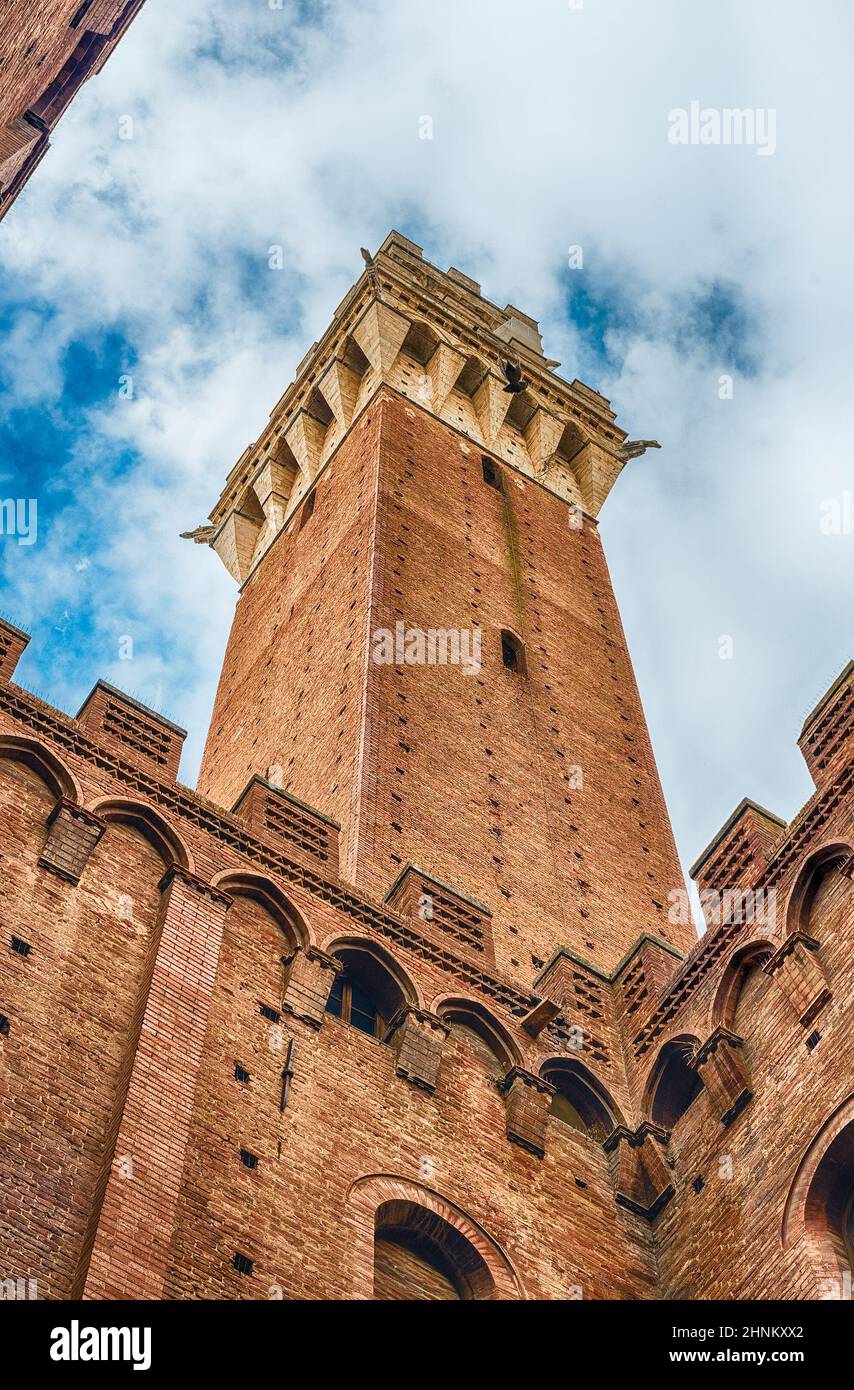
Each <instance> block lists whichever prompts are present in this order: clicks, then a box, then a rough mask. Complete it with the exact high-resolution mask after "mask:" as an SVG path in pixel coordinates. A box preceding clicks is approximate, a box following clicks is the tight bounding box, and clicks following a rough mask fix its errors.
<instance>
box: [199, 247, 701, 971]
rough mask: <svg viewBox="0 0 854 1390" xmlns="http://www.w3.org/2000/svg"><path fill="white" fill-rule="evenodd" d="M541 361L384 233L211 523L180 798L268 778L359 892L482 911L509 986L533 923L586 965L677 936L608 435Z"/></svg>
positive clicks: (522, 337)
mask: <svg viewBox="0 0 854 1390" xmlns="http://www.w3.org/2000/svg"><path fill="white" fill-rule="evenodd" d="M508 358H509V359H510V360H511V361H514V360H515V359H516V358H518V359H519V360H520V362H521V364H522V367H523V371H524V377H525V379H526V380H527V382H528V385H527V388H526V389H525V391H524V392H518V393H510V392H507V391H505V389H504V388H505V386H506V385H507V381H506V378H505V377H504V375H503V365H504V363H506V362H507V360H508ZM555 365H556V364H554V363H549V362H547V361H546V360H545V358H544V356H543V350H542V345H541V342H540V335H539V333H538V331H537V325H536V323H535V322H534V321H533V320H532V319H530V318H528V317H527V315H525V314H522V313H521V312H520V311H518V310H516V309H514V308H513V307H512V306H511V305H508V306H507V308H506V309H505V310H503V311H502V310H499V309H497V308H496V307H495V306H494V305H492V304H489V303H487V302H486V301H485V300H484V299H483V298H482V297H481V295H480V289H479V286H478V285H477V284H475V282H474V281H473V280H470V279H469V278H468V276H466V275H463V274H462V273H461V272H459V271H457V270H451V271H450V272H448V273H447V274H443V273H441V272H440V271H438V270H436V269H435V268H434V267H432V266H429V265H428V264H426V263H425V261H424V260H423V257H422V253H421V249H420V247H417V246H415V245H413V243H412V242H410V241H408V240H406V238H404V237H402V236H400V235H399V234H398V233H396V232H393V233H392V234H391V235H390V236H389V237H388V238H387V239H386V241H385V243H384V244H383V246H382V248H381V250H380V251H379V253H378V255H377V258H376V260H375V261H374V263H373V265H372V266H371V267H370V268H369V269H368V270H367V271H366V272H365V274H364V275H363V276H362V279H361V281H360V282H359V284H358V285H357V286H356V287H355V288H354V290H353V291H352V292H351V293H350V294H349V295H348V296H347V298H346V299H345V301H344V303H343V304H342V305H341V306H340V308H339V309H338V311H337V313H336V315H335V319H334V322H333V324H332V327H331V328H330V329H329V331H328V332H327V333H326V334H325V335H324V337H323V339H322V340H321V341H320V342H319V343H317V344H315V346H314V347H313V348H312V349H311V351H310V352H309V354H308V356H307V357H306V358H305V360H304V361H303V362H302V363H301V365H300V369H299V373H298V375H297V380H296V381H295V382H294V384H293V385H292V386H291V387H290V388H289V389H288V391H287V392H286V393H285V395H284V396H283V397H282V399H281V401H280V402H279V404H278V406H277V407H276V410H275V411H274V412H273V415H272V417H271V420H270V424H269V426H268V428H267V429H266V430H265V432H264V433H263V435H262V436H261V438H260V439H259V440H258V442H257V444H256V445H254V446H253V447H252V448H251V449H249V450H247V452H246V454H245V455H244V456H243V458H242V459H241V460H240V462H239V464H238V466H237V468H236V469H235V470H234V471H233V472H232V474H231V475H230V476H229V479H228V482H227V484H226V488H225V491H224V493H223V495H222V497H221V498H220V501H219V503H218V504H217V507H216V509H215V510H214V512H213V514H212V519H213V522H214V529H213V530H212V532H211V533H210V535H209V540H210V543H211V544H212V545H213V546H214V548H215V549H216V550H217V552H218V553H219V555H220V556H221V557H222V559H223V560H224V562H225V563H226V565H227V566H228V568H229V570H230V571H231V572H232V573H233V574H234V575H235V577H236V578H237V579H238V580H239V581H240V582H241V586H242V587H241V596H240V601H239V604H238V608H237V615H236V617H235V621H234V626H233V629H232V634H231V640H230V642H229V646H228V651H227V654H226V658H225V664H224V667H223V673H222V679H221V682H220V687H219V692H218V695H217V700H216V705H215V709H214V715H213V721H212V724H211V730H210V734H209V737H208V743H207V748H206V751H205V757H204V762H203V765H202V771H201V776H200V780H199V790H200V791H201V792H202V793H203V795H205V796H208V797H210V798H211V799H212V800H214V801H217V802H219V803H220V804H221V805H226V806H231V805H233V804H234V802H235V801H236V799H237V797H238V795H239V794H240V793H241V792H242V790H243V788H244V787H245V786H246V783H247V781H248V779H249V778H250V777H252V776H260V777H269V776H270V771H271V769H273V770H274V771H273V776H274V779H275V780H276V781H277V783H278V784H279V785H281V786H283V787H284V789H285V790H286V791H288V792H290V793H292V794H293V795H295V796H296V797H298V798H300V799H302V800H304V801H306V802H308V803H309V804H310V805H312V806H314V807H316V808H318V809H319V810H321V811H323V812H324V813H325V814H327V815H329V816H330V817H332V818H333V819H334V820H335V821H336V822H337V823H338V824H339V825H340V827H341V866H342V872H343V873H344V874H345V876H346V877H347V878H349V879H350V880H351V881H352V882H354V883H356V884H358V885H359V886H360V887H361V888H364V889H365V890H366V891H368V892H370V893H371V894H373V895H374V896H377V897H379V898H382V897H384V896H385V895H387V894H389V893H391V895H392V898H393V900H394V901H395V902H397V901H398V900H399V899H401V897H402V896H403V897H406V896H407V895H408V894H409V893H410V892H411V891H413V889H412V887H411V885H415V884H416V883H421V884H422V886H423V882H424V881H426V877H429V878H431V879H433V880H437V881H441V882H447V883H450V884H452V885H455V886H456V888H457V890H458V891H460V892H462V893H463V894H464V895H465V896H466V897H469V898H474V899H477V900H478V901H479V902H482V903H484V904H487V905H488V907H489V914H488V918H487V921H488V925H487V926H485V927H484V924H483V922H481V930H482V931H483V935H482V937H481V938H480V939H481V940H482V944H483V947H484V950H485V952H486V953H487V958H488V959H494V960H495V961H496V963H497V964H498V965H499V966H500V968H501V969H502V971H505V972H506V973H507V974H508V975H510V976H511V977H513V978H515V979H516V980H517V981H518V982H519V983H523V982H529V981H530V979H531V977H532V973H536V971H537V969H538V968H541V967H542V965H543V963H544V961H545V960H546V959H547V958H548V957H549V956H550V954H551V952H552V950H553V948H554V946H555V943H556V942H562V943H564V944H566V945H567V946H569V947H571V948H572V949H573V950H575V951H577V952H578V953H579V954H581V955H584V956H587V957H588V958H589V959H590V960H591V961H593V962H594V963H598V964H599V965H601V966H602V967H603V968H604V969H607V970H611V969H613V967H614V966H615V965H616V964H617V962H618V961H619V960H620V959H621V957H622V956H623V955H625V953H626V951H627V950H628V949H629V947H630V946H632V945H633V944H634V942H635V941H636V939H637V937H638V935H639V934H640V933H641V932H643V931H648V932H650V933H655V934H656V935H657V936H659V937H660V938H663V939H664V940H665V941H672V942H673V944H674V945H675V946H677V947H679V948H682V949H688V948H689V947H690V945H691V944H692V943H693V940H694V934H693V931H692V930H691V929H690V928H687V929H685V928H680V927H678V926H677V927H676V928H675V929H673V928H672V927H671V926H670V925H669V924H668V920H667V913H668V895H669V894H671V892H672V891H673V890H674V889H676V888H678V887H679V886H680V885H681V883H682V876H681V873H680V870H679V868H678V865H677V860H676V853H675V848H674V844H673V838H672V835H671V831H670V826H669V823H668V819H667V813H666V810H665V808H664V802H663V798H662V794H661V788H660V786H659V781H658V776H657V772H656V768H655V763H654V760H653V756H652V750H651V748H650V743H649V739H648V737H647V731H646V726H645V723H644V717H643V712H642V710H641V706H640V701H639V698H638V693H637V689H636V686H635V682H634V678H633V675H632V669H631V664H630V661H629V658H628V653H627V651H626V644H625V639H624V637H623V633H622V628H621V626H620V619H619V614H618V612H617V609H616V605H615V603H614V597H613V593H612V591H611V585H610V581H609V577H608V572H607V567H606V564H605V559H604V555H603V553H602V548H601V544H600V541H599V535H598V530H597V527H596V523H595V518H596V516H597V514H598V512H599V509H600V507H601V505H602V503H603V501H604V500H605V498H606V496H607V495H608V492H609V491H610V488H611V487H612V485H613V483H614V482H615V481H616V479H617V477H618V475H619V473H620V470H621V468H622V467H623V464H624V460H625V459H626V457H627V456H628V455H629V454H630V453H631V452H632V449H631V447H629V448H627V446H626V442H625V440H626V436H625V433H624V432H623V431H622V430H620V429H619V428H618V427H617V425H616V423H615V419H614V415H613V412H612V411H611V410H610V408H609V405H608V402H607V401H606V400H605V399H604V398H603V397H602V396H599V395H597V394H596V393H595V392H594V391H591V390H590V389H589V388H588V387H586V386H583V385H582V384H581V383H580V382H578V381H575V382H573V383H572V384H571V385H568V384H567V383H566V382H564V381H562V380H561V379H560V378H559V377H557V376H556V375H555V374H554V371H553V370H552V368H553V367H554V366H555ZM431 633H433V634H439V636H438V637H437V638H435V640H434V651H433V653H432V655H433V657H434V658H435V659H434V660H433V661H432V662H431V660H430V657H431V651H430V634H431ZM386 634H388V636H387V637H386ZM437 642H438V646H437V645H436V643H437ZM407 643H408V647H407ZM393 645H396V647H397V649H398V650H397V651H396V652H393V651H392V650H391V648H392V646H393ZM422 648H423V650H422ZM455 648H456V650H454V649H455ZM475 649H477V650H476V651H475ZM466 653H468V659H466ZM443 656H444V657H445V658H446V660H445V661H444V662H443V661H442V658H443ZM455 656H457V657H458V658H460V659H458V660H457V661H456V662H454V657H455ZM505 660H507V661H509V663H510V666H509V667H508V666H507V665H505V664H504V663H505ZM615 865H618V866H619V869H618V871H617V872H615V867H614V866H615ZM475 910H477V908H475ZM483 916H485V914H483V913H482V911H481V917H483Z"/></svg>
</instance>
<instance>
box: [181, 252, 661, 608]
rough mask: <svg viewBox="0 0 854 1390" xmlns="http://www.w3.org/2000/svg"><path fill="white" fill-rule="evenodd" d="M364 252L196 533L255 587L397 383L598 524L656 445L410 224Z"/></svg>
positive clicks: (517, 314) (534, 328) (532, 326)
mask: <svg viewBox="0 0 854 1390" xmlns="http://www.w3.org/2000/svg"><path fill="white" fill-rule="evenodd" d="M362 254H363V257H364V260H365V263H366V264H365V269H364V271H363V273H362V275H361V276H360V278H359V279H358V281H357V282H356V284H355V285H354V286H353V288H352V289H351V290H350V291H349V293H348V294H347V295H346V296H345V298H344V299H343V300H342V302H341V304H340V305H339V306H338V308H337V309H336V311H335V314H334V316H333V319H332V323H331V324H330V325H329V327H328V328H327V330H326V332H325V333H324V334H323V337H322V338H321V339H320V340H319V341H318V342H316V343H314V344H312V346H311V347H310V348H309V350H308V352H307V353H306V355H305V357H304V358H303V360H302V362H301V363H300V364H299V367H298V368H297V374H296V379H295V380H294V381H293V382H292V383H291V385H290V386H289V387H288V388H287V390H286V391H285V393H284V395H283V396H282V397H281V399H280V400H279V401H278V402H277V404H276V405H275V407H274V409H273V411H272V413H271V415H270V420H269V423H268V424H267V426H266V428H265V429H264V430H263V431H262V433H261V435H260V436H259V438H258V439H257V440H256V441H255V443H254V444H251V445H250V446H249V447H248V448H247V449H246V450H245V451H244V453H243V454H242V456H241V457H240V459H238V461H237V463H236V464H235V466H234V467H233V468H232V470H231V472H230V473H229V475H228V478H227V480H226V485H225V488H224V490H223V492H222V494H221V496H220V498H219V501H218V502H217V504H216V506H215V507H214V509H213V511H212V512H211V514H210V521H211V525H210V526H202V527H199V528H197V530H195V531H193V532H187V533H185V535H186V536H187V538H188V539H193V540H195V541H197V542H199V543H207V544H209V545H211V546H212V547H213V548H214V550H215V551H216V552H217V554H218V555H219V557H220V559H221V560H222V561H223V563H224V564H225V566H226V568H227V569H228V570H229V572H230V573H231V574H232V575H233V576H234V578H235V579H237V580H238V581H239V582H240V583H243V582H244V581H245V580H246V579H247V578H248V576H249V575H250V574H251V573H252V571H253V570H254V568H255V567H256V566H257V564H258V563H259V561H260V560H261V558H262V557H263V555H264V554H265V552H266V550H267V549H268V547H269V546H270V544H271V543H272V541H273V540H274V539H275V537H276V536H277V535H278V533H279V531H280V530H281V529H282V528H283V527H284V526H286V525H287V524H288V522H289V520H290V518H291V516H292V515H293V513H294V512H295V511H296V509H297V507H298V506H299V504H300V502H301V501H302V499H303V498H304V497H305V495H306V494H307V493H308V492H309V491H310V490H311V489H312V487H313V486H314V483H315V481H316V480H317V477H318V476H319V474H320V473H321V472H322V471H323V469H324V468H325V467H326V465H327V464H328V462H329V460H330V459H331V458H332V456H333V455H334V453H335V451H336V449H337V448H338V446H339V445H340V444H341V442H342V440H343V439H344V438H345V436H346V435H347V433H348V432H349V430H350V428H351V426H352V424H353V422H354V420H355V419H356V418H357V417H358V416H359V415H360V414H361V413H362V411H363V410H364V409H365V408H366V407H367V406H368V405H369V404H370V403H371V401H372V400H373V399H374V397H375V396H376V394H377V392H378V391H379V390H381V389H382V388H383V387H388V388H391V389H392V390H394V391H397V392H398V393H399V394H400V395H403V396H406V397H407V398H408V399H410V400H411V401H412V402H413V403H414V404H415V405H417V406H419V407H420V408H421V409H423V410H426V411H428V412H430V413H431V414H433V415H434V416H436V417H438V418H439V419H441V420H443V421H444V422H445V423H446V424H448V425H450V426H451V427H452V428H454V429H456V430H458V431H459V432H460V433H461V434H462V435H464V436H466V437H468V438H470V439H471V440H472V441H473V442H474V443H475V445H476V446H478V447H479V448H482V449H484V450H486V451H488V452H489V453H490V454H491V455H493V456H495V457H496V458H499V459H501V460H502V461H503V462H504V463H505V464H507V465H508V466H509V467H511V468H514V469H516V470H518V471H519V472H520V473H523V474H525V475H527V476H528V477H529V478H532V479H534V480H536V481H537V482H539V483H540V484H542V485H543V486H544V487H546V488H548V489H549V490H550V491H551V492H554V493H556V494H557V495H558V496H560V497H562V498H564V499H565V500H566V501H567V502H569V503H572V504H573V505H575V506H577V507H579V508H580V509H581V510H582V511H584V512H585V513H586V514H587V515H588V516H590V517H594V518H595V517H596V516H597V515H598V513H599V510H600V508H601V506H602V504H603V502H604V501H605V498H606V497H607V496H608V493H609V492H610V490H611V488H612V487H613V485H614V483H615V482H616V480H617V477H618V476H619V474H620V472H621V470H622V468H623V466H624V464H625V463H626V462H627V461H628V459H629V458H632V457H637V455H638V453H642V452H643V450H644V448H645V447H647V442H646V441H644V442H643V443H642V444H638V443H633V442H631V441H628V440H627V437H626V432H625V431H624V430H622V429H620V428H619V426H618V425H617V423H616V419H615V416H614V412H613V411H612V410H611V406H610V402H609V401H607V400H606V399H605V397H604V396H602V395H600V394H599V393H598V392H597V391H594V390H592V389H591V388H590V387H589V386H585V385H584V383H583V382H581V381H577V380H575V381H571V382H568V381H565V380H563V378H562V377H559V376H557V375H556V372H555V369H556V368H557V367H558V366H559V365H560V363H558V362H555V361H552V360H549V359H548V358H546V357H545V356H544V354H543V348H542V340H541V337H540V331H539V326H538V324H537V322H536V320H535V319H532V318H531V317H529V315H528V314H526V313H524V312H523V311H522V310H521V309H517V308H516V307H515V306H514V305H512V304H508V305H506V307H505V308H504V309H500V308H498V306H497V305H495V304H493V303H491V302H490V301H489V300H488V299H485V298H484V297H483V295H482V294H481V292H480V285H479V284H478V283H477V281H475V280H472V279H471V278H470V277H469V276H468V275H465V274H464V273H463V272H462V271H461V270H457V269H456V268H454V267H451V269H449V270H447V271H442V270H439V269H438V268H437V267H436V266H433V265H431V264H430V262H429V261H427V260H425V258H424V253H423V251H422V248H421V247H420V246H418V245H416V243H415V242H413V241H410V240H409V239H408V238H407V237H405V236H402V235H401V233H400V232H395V231H392V232H390V233H389V235H388V236H387V237H386V239H385V241H384V242H383V244H382V246H381V247H380V249H379V251H378V252H377V253H376V255H375V256H371V255H370V253H368V252H366V251H365V252H363V253H362ZM508 367H509V369H510V373H511V378H512V377H515V382H514V381H512V380H511V382H510V389H508ZM650 442H651V441H650Z"/></svg>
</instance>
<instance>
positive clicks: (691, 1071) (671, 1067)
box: [648, 1038, 703, 1129]
mask: <svg viewBox="0 0 854 1390" xmlns="http://www.w3.org/2000/svg"><path fill="white" fill-rule="evenodd" d="M695 1047H696V1039H694V1038H674V1039H673V1041H672V1042H669V1043H666V1044H665V1046H664V1047H663V1048H662V1049H661V1052H660V1053H659V1055H658V1061H657V1062H656V1064H655V1068H654V1070H653V1073H652V1078H651V1080H650V1083H649V1088H648V1095H649V1098H650V1113H651V1115H652V1119H653V1120H654V1122H655V1123H656V1124H657V1125H661V1126H662V1127H663V1128H664V1129H672V1128H673V1126H674V1125H675V1124H676V1121H677V1120H678V1119H680V1118H681V1117H682V1116H683V1115H684V1114H685V1111H686V1110H687V1109H688V1106H689V1105H690V1104H691V1103H692V1101H694V1100H696V1098H697V1096H698V1095H699V1094H700V1092H701V1091H702V1089H703V1082H702V1080H701V1078H700V1074H699V1072H698V1071H697V1070H696V1068H694V1067H692V1066H690V1065H689V1063H690V1061H691V1058H692V1056H693V1054H694V1050H695Z"/></svg>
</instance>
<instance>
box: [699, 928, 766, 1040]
mask: <svg viewBox="0 0 854 1390" xmlns="http://www.w3.org/2000/svg"><path fill="white" fill-rule="evenodd" d="M773 954H774V947H773V946H771V945H769V944H768V943H767V942H753V943H751V944H750V945H749V946H746V947H744V949H743V950H739V951H738V952H737V953H736V954H735V955H734V956H733V957H732V959H731V960H730V962H729V964H728V965H727V967H726V969H725V971H724V974H723V978H722V980H721V985H720V988H719V990H718V993H717V997H716V999H715V1006H714V1011H713V1012H714V1018H715V1022H716V1023H718V1024H720V1025H721V1026H722V1027H724V1028H728V1029H729V1030H730V1032H732V1033H737V1034H738V1035H739V1037H741V1038H745V1039H749V1038H750V1037H751V1035H752V1034H753V1033H754V1032H755V1021H756V1016H757V1014H758V1013H759V1011H760V1010H761V1008H762V1006H763V1001H764V999H765V995H766V994H767V993H769V992H772V991H773V988H774V986H773V982H772V980H771V978H770V976H769V975H767V974H766V972H765V971H764V970H763V969H762V967H763V965H765V964H766V962H767V961H769V960H770V959H771V957H772V955H773Z"/></svg>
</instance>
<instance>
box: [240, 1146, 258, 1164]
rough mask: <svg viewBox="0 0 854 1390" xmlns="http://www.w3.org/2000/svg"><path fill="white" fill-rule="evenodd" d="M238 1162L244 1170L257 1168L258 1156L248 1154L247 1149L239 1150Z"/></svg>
mask: <svg viewBox="0 0 854 1390" xmlns="http://www.w3.org/2000/svg"><path fill="white" fill-rule="evenodd" d="M240 1162H241V1163H242V1164H243V1166H244V1168H257V1167H258V1155H257V1154H253V1153H250V1152H249V1150H248V1149H241V1150H240Z"/></svg>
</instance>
